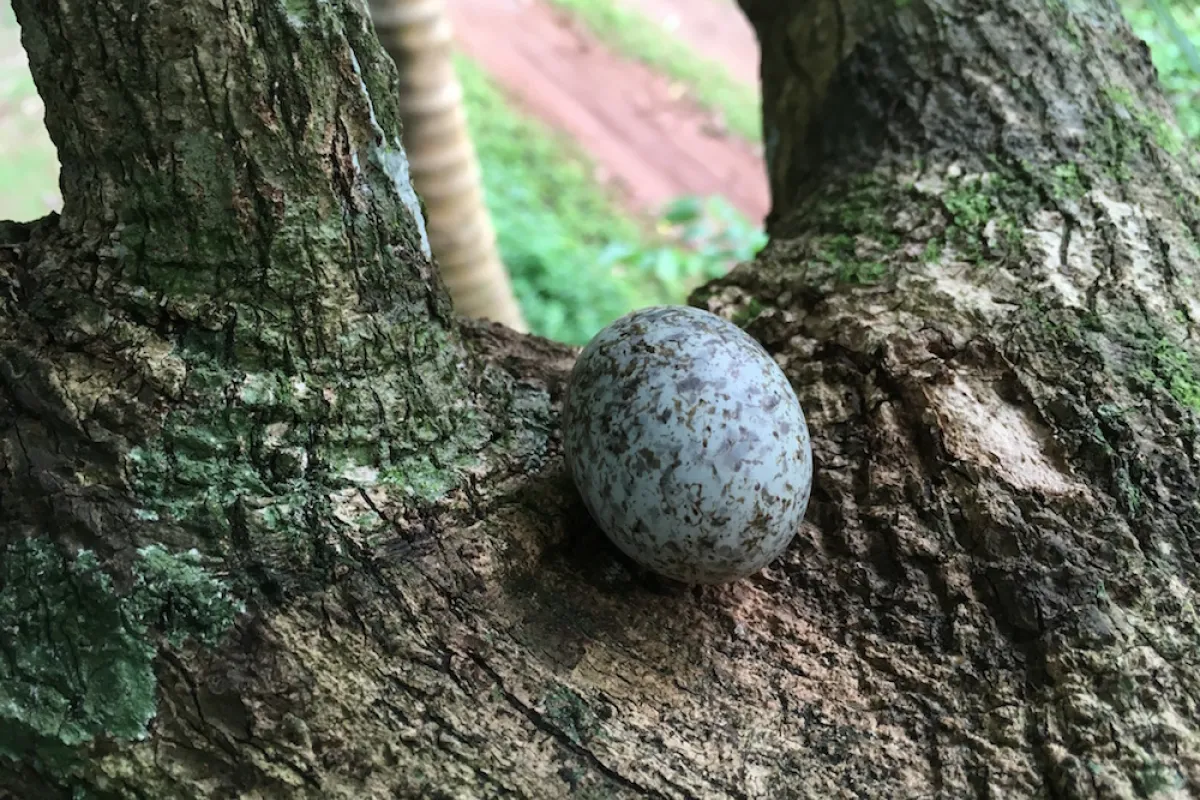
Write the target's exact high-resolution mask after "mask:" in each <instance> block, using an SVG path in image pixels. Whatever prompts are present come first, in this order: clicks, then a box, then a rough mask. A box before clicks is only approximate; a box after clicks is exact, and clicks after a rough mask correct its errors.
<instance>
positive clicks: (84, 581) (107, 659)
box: [0, 539, 240, 770]
mask: <svg viewBox="0 0 1200 800" xmlns="http://www.w3.org/2000/svg"><path fill="white" fill-rule="evenodd" d="M133 574H134V580H133V586H132V588H131V589H130V590H129V591H127V592H123V593H122V592H118V591H117V590H116V589H115V587H114V581H113V578H112V577H111V575H110V574H109V573H108V572H107V571H106V570H105V568H104V567H103V566H102V565H101V563H100V560H99V558H98V557H97V556H96V554H95V553H93V552H91V551H89V550H81V551H79V552H78V553H76V554H74V556H71V555H68V554H66V553H64V552H62V551H61V550H59V549H58V548H56V547H55V546H54V545H53V544H51V543H50V542H49V541H48V540H46V539H30V540H23V541H18V542H13V543H10V544H9V545H8V546H7V547H6V548H5V550H4V552H3V554H2V557H0V620H3V623H2V624H3V628H4V636H3V637H0V756H4V757H7V758H10V759H14V760H16V759H20V760H26V761H30V762H31V763H34V764H40V765H43V766H46V767H49V768H51V769H56V770H62V769H64V768H65V767H66V766H67V765H69V763H70V761H71V759H72V758H73V757H74V755H75V753H76V750H77V748H78V747H79V746H80V745H83V744H86V743H88V742H91V741H93V740H95V739H97V738H101V737H104V738H110V739H124V740H137V739H140V738H142V737H143V736H145V734H146V724H147V723H148V722H149V720H150V719H151V718H152V717H153V716H154V713H155V686H156V682H155V676H154V670H153V659H154V656H155V654H156V652H157V650H158V642H157V640H156V635H158V636H161V637H162V638H163V639H164V640H165V641H166V642H168V643H170V644H172V645H175V646H179V645H182V644H183V643H185V642H186V641H188V640H189V639H192V640H195V641H197V642H199V643H201V644H205V645H212V644H215V643H216V642H217V640H218V639H219V637H220V636H221V634H222V633H223V632H224V631H226V630H227V629H228V628H229V627H230V625H232V624H233V620H234V617H235V615H236V614H237V613H238V611H239V610H240V606H239V605H238V604H237V602H236V601H235V600H234V599H233V598H232V597H231V596H230V594H229V593H228V591H227V589H226V588H225V587H224V586H223V585H222V584H221V583H220V582H219V581H218V580H216V579H215V578H214V577H213V576H212V575H210V574H209V573H208V572H207V571H206V570H205V569H204V568H203V567H202V566H201V564H200V562H199V557H198V556H197V555H195V554H172V553H170V552H168V551H167V550H165V549H163V548H161V547H157V546H153V547H147V548H143V549H142V550H140V551H139V552H138V555H137V557H136V559H135V560H134V563H133Z"/></svg>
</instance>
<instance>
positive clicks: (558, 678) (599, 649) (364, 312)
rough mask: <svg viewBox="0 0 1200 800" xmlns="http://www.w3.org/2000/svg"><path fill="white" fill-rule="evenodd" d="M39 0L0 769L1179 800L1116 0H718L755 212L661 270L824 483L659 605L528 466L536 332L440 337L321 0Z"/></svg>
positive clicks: (601, 790)
mask: <svg viewBox="0 0 1200 800" xmlns="http://www.w3.org/2000/svg"><path fill="white" fill-rule="evenodd" d="M70 5H71V4H67V7H65V6H63V5H62V4H57V5H52V4H49V3H46V2H34V0H19V2H18V3H17V10H18V15H19V18H20V19H21V22H22V24H23V26H24V27H25V30H26V42H27V47H28V48H29V50H30V54H31V64H32V65H33V67H34V70H35V75H36V76H37V78H38V80H39V88H40V89H41V91H42V92H43V94H44V96H45V97H46V100H47V114H48V122H49V123H50V129H51V132H52V134H53V135H54V136H55V139H56V143H57V144H58V146H59V150H60V154H61V155H62V157H63V160H64V170H63V174H64V197H65V201H66V205H65V207H64V213H63V216H62V218H61V219H48V220H44V221H42V222H40V223H38V224H36V225H35V226H33V227H32V228H17V227H9V228H8V229H5V231H4V238H5V239H6V241H7V244H6V245H5V246H4V247H3V248H2V249H0V304H3V305H2V306H0V520H3V525H4V527H3V534H4V547H5V550H4V553H5V562H4V564H3V567H4V568H3V569H0V581H3V584H0V614H2V615H3V618H4V619H5V622H6V624H7V625H8V627H6V628H5V629H4V631H5V635H6V637H7V638H5V639H0V654H2V655H3V658H0V670H7V672H4V673H3V674H2V675H0V677H3V678H4V679H5V680H0V693H3V692H6V691H7V692H8V694H7V695H4V696H3V697H2V699H3V702H0V715H3V718H2V719H0V722H3V725H0V792H2V791H3V790H9V791H10V792H12V793H15V794H16V795H18V796H23V797H25V796H28V797H54V796H69V795H70V793H71V792H72V791H79V792H82V793H83V794H84V795H85V796H86V795H93V796H116V797H156V798H157V797H196V796H214V797H219V796H259V797H314V798H317V797H321V798H325V797H347V798H350V797H354V798H358V797H459V796H462V797H502V796H525V797H560V796H579V797H672V798H674V797H678V798H683V797H747V798H749V797H755V798H757V797H763V798H767V797H770V798H777V797H821V798H825V797H843V796H871V797H888V798H890V797H928V796H941V797H953V798H959V797H976V796H978V797H996V796H999V797H1026V796H1052V797H1068V798H1075V797H1081V798H1082V797H1093V796H1099V797H1141V796H1150V795H1153V796H1180V797H1182V796H1191V795H1194V794H1196V793H1197V792H1198V791H1200V743H1198V737H1197V731H1196V727H1197V723H1196V720H1197V719H1198V718H1200V710H1198V709H1197V707H1196V706H1197V699H1196V698H1197V697H1200V685H1198V684H1200V670H1198V668H1197V653H1198V652H1200V648H1198V645H1200V629H1198V625H1200V622H1198V620H1197V615H1196V611H1195V601H1194V591H1195V589H1194V587H1195V586H1196V585H1197V582H1198V577H1200V576H1198V567H1197V557H1198V555H1200V507H1198V505H1197V499H1196V489H1197V485H1196V484H1197V477H1196V476H1197V459H1198V456H1200V453H1198V446H1197V426H1196V423H1197V410H1196V407H1197V406H1198V405H1200V389H1198V388H1197V387H1198V386H1200V379H1198V376H1197V371H1196V368H1195V364H1196V363H1197V362H1196V360H1195V359H1196V357H1197V355H1196V352H1195V348H1194V346H1193V341H1194V334H1195V333H1196V320H1197V319H1200V309H1197V308H1196V307H1195V306H1196V303H1197V300H1196V299H1195V293H1194V291H1193V290H1192V289H1191V288H1190V287H1191V286H1192V283H1191V282H1192V281H1194V280H1195V278H1196V276H1197V272H1198V271H1200V257H1198V255H1197V252H1198V251H1197V232H1198V230H1200V226H1198V224H1197V211H1196V209H1197V200H1196V198H1197V185H1196V180H1195V177H1194V170H1189V168H1188V166H1187V165H1186V164H1184V163H1183V162H1182V160H1181V151H1179V150H1178V148H1177V147H1176V142H1175V139H1174V133H1173V131H1174V130H1175V129H1174V127H1173V123H1172V122H1171V120H1170V118H1169V115H1168V112H1167V111H1166V110H1165V106H1163V105H1162V102H1161V99H1160V98H1159V97H1158V95H1157V94H1156V93H1155V92H1154V90H1153V85H1152V84H1153V80H1152V77H1153V76H1152V71H1151V69H1150V67H1149V63H1148V60H1147V56H1146V53H1145V51H1144V48H1142V47H1141V45H1140V44H1138V43H1137V42H1136V41H1135V40H1133V38H1132V37H1131V35H1130V34H1129V32H1128V30H1127V29H1126V27H1125V25H1124V23H1123V22H1122V21H1121V19H1120V17H1119V14H1118V12H1117V11H1116V9H1115V7H1113V6H1111V5H1110V4H1108V3H1101V2H1097V3H1082V2H1076V1H1075V0H1071V1H1070V2H1052V3H1044V2H1040V0H1039V1H1038V2H1035V0H991V2H987V3H983V2H968V0H909V2H903V3H901V2H878V3H866V2H858V3H856V2H840V3H839V2H833V0H812V1H811V2H801V1H800V0H794V1H793V2H788V3H765V2H764V3H758V2H751V1H750V0H745V1H744V3H743V5H744V7H745V8H746V9H747V11H748V13H749V15H750V17H751V19H752V21H754V23H755V25H756V28H757V29H758V31H759V35H760V37H761V38H762V41H763V51H764V65H763V72H764V94H765V96H766V99H767V104H766V125H765V130H766V133H767V137H766V140H767V145H768V149H769V154H770V165H771V173H772V182H773V186H774V190H775V209H774V212H773V214H772V218H771V232H772V237H773V238H772V243H771V244H770V245H769V247H768V248H767V250H766V251H765V252H764V253H763V254H762V255H761V256H760V258H759V259H758V260H757V261H756V262H755V263H754V264H748V265H744V266H742V267H740V268H738V269H737V270H735V271H734V272H733V273H732V274H731V275H730V276H729V277H728V278H727V279H725V280H723V281H722V282H720V283H718V284H715V285H712V286H710V287H706V288H705V289H704V290H702V291H701V292H699V293H698V294H697V295H696V296H695V297H694V298H693V299H694V301H695V302H696V303H698V304H705V305H708V306H709V307H711V308H713V309H714V310H716V311H718V312H720V313H723V314H726V315H728V316H730V317H731V318H734V319H737V320H739V321H741V322H742V323H743V324H745V325H746V326H747V328H748V330H750V332H752V333H753V334H754V335H755V336H756V337H757V338H759V339H760V341H762V342H763V343H764V344H765V345H766V346H767V347H768V349H770V350H771V351H772V352H774V353H775V354H776V356H777V358H778V359H779V360H780V362H781V363H782V364H783V365H784V367H785V371H786V372H787V373H788V375H789V376H790V377H791V378H792V379H793V382H794V384H795V386H796V387H797V390H798V392H799V394H800V396H801V400H802V402H803V403H804V404H805V408H806V411H807V413H808V417H809V422H810V426H811V430H812V435H813V450H814V460H815V463H816V468H817V480H816V485H815V487H814V494H813V499H812V503H811V505H810V513H809V519H808V521H807V522H806V524H805V527H804V529H803V530H802V531H801V534H800V535H799V536H798V537H797V540H796V542H795V544H794V545H793V546H792V548H791V549H790V550H789V552H788V554H787V555H786V556H785V557H784V558H782V559H781V560H780V561H779V562H778V563H776V564H774V565H772V567H770V568H768V569H767V570H766V571H764V572H763V573H762V574H761V575H758V576H756V577H754V578H752V579H749V580H746V581H742V582H739V583H737V584H734V585H730V586H724V587H707V588H703V589H683V588H680V587H675V586H668V585H663V584H661V583H659V582H656V581H654V580H653V579H651V578H649V577H647V576H645V575H643V574H641V573H639V572H638V571H637V570H635V569H633V568H632V567H631V566H630V565H629V564H628V563H627V562H625V561H623V560H622V559H620V558H619V557H618V556H617V555H616V554H615V553H614V551H613V549H612V548H611V547H609V546H608V545H607V544H606V543H605V541H604V539H603V537H602V536H600V535H599V533H598V532H597V531H596V530H595V528H594V526H592V524H591V523H590V522H589V521H588V520H587V517H586V514H585V513H584V512H583V510H582V507H581V504H580V503H579V501H578V499H577V497H576V495H575V493H574V492H573V491H572V489H571V487H570V486H569V483H568V482H567V480H566V479H565V478H564V476H563V471H562V465H561V458H560V456H559V452H558V434H557V432H556V431H555V424H556V422H555V420H556V412H555V408H556V406H557V403H558V402H559V400H560V397H561V391H562V386H563V379H564V376H565V375H566V369H567V368H568V367H569V365H570V362H571V355H572V352H571V351H569V350H566V349H564V348H559V347H556V346H553V345H550V344H547V343H544V342H540V341H538V340H535V339H528V338H521V337H518V336H516V335H515V334H512V333H510V332H507V331H504V330H503V329H500V328H496V327H480V326H476V325H456V324H455V323H454V322H453V321H452V320H451V319H450V318H449V315H448V311H447V308H446V303H445V296H444V293H443V292H442V291H441V288H440V287H439V286H438V285H437V283H436V278H434V277H433V276H432V275H430V268H429V266H428V261H427V260H426V258H425V257H424V256H422V255H421V247H420V237H419V232H418V228H419V226H418V223H417V220H416V216H415V212H410V211H407V210H406V205H405V203H404V198H405V197H406V196H407V195H408V192H407V191H406V187H407V182H406V181H405V180H404V179H403V178H402V171H401V170H400V169H399V165H400V164H402V156H401V155H400V152H399V151H398V150H396V149H393V148H392V146H391V144H390V143H391V142H392V141H393V139H392V136H393V133H398V130H399V127H398V123H397V121H396V117H395V114H394V113H392V106H391V104H390V103H389V101H388V99H387V98H389V97H391V96H392V95H391V83H392V80H393V72H392V68H391V66H390V65H389V64H388V63H387V62H386V60H383V59H381V58H380V56H379V53H380V51H379V48H378V45H377V44H376V43H375V42H374V40H373V39H372V37H371V36H369V35H368V34H367V33H366V31H367V28H366V25H365V22H364V19H365V17H364V12H363V10H362V8H360V6H359V4H358V3H357V2H352V3H345V4H338V3H334V4H330V3H320V4H315V3H314V4H305V3H290V4H288V6H287V7H286V8H285V7H282V6H273V5H265V4H246V5H237V4H232V5H231V4H226V5H225V6H223V7H215V6H204V7H203V9H200V8H198V7H194V6H192V5H190V4H189V5H184V6H181V7H179V8H176V7H174V6H172V7H162V6H152V5H150V4H146V3H141V2H133V1H132V0H130V2H128V3H124V4H122V3H118V4H117V6H116V8H118V9H119V10H120V12H121V13H120V14H117V13H116V12H114V10H113V9H114V5H113V4H112V3H108V4H106V5H105V6H104V8H103V9H101V8H99V6H92V5H91V4H88V5H87V8H86V9H85V10H83V11H79V10H74V9H70V8H68V7H69V6H70ZM64 8H67V10H64ZM135 12H136V14H137V16H136V21H135V22H131V20H135V18H134V17H133V16H132V15H133V14H134V13H135ZM206 15H212V16H206ZM185 56H186V57H185ZM356 62H357V65H358V69H357V70H356V69H355V63H356ZM201 75H203V76H204V78H203V80H201V79H200V77H198V76H201ZM360 75H361V76H362V78H363V80H362V81H361V82H360V80H359V76H360ZM364 87H365V88H364ZM1134 97H1138V98H1148V99H1142V100H1139V101H1138V102H1134V101H1133V100H1132V99H1131V98H1134ZM365 98H369V99H370V100H371V101H372V103H371V104H370V105H368V104H367V102H366V100H365ZM372 107H373V111H372ZM372 120H374V122H372ZM376 127H378V128H379V129H381V130H383V131H384V137H383V139H382V141H381V140H380V138H379V137H377V136H372V135H370V134H371V133H372V132H374V131H375V129H376ZM321 131H323V132H324V134H321V135H319V132H321ZM381 147H383V148H387V152H385V153H382V154H380V153H375V156H374V157H373V158H372V155H371V154H372V153H373V152H374V150H373V148H381ZM194 149H196V152H200V153H202V157H200V156H196V157H193V156H192V155H189V154H190V153H192V152H193V150H194ZM68 162H72V163H68ZM355 164H358V165H360V170H359V171H355V170H354V169H353V167H354V165H355ZM379 164H383V165H385V167H384V168H383V169H380V168H378V167H377V166H374V167H373V166H371V165H379ZM388 164H390V165H391V167H392V168H391V169H388V168H386V165H388ZM372 170H376V171H372ZM396 176H401V177H400V178H399V179H397V180H392V179H393V178H395V177H396ZM222 192H224V193H225V194H221V193H222ZM222 198H233V199H231V200H229V201H228V202H226V200H225V199H222ZM126 237H129V238H126ZM16 540H21V541H20V543H17V542H16ZM190 548H196V550H197V551H198V552H197V553H196V554H195V555H191V554H189V552H188V551H189V549H190ZM89 612H90V613H89ZM13 620H15V622H12V621H13ZM101 663H105V664H115V665H117V666H118V667H120V668H121V669H119V670H115V671H114V670H111V669H110V673H111V672H115V673H116V675H117V677H116V678H115V679H119V680H124V681H125V682H126V683H127V685H128V688H129V691H128V692H125V693H116V695H115V696H117V697H128V698H130V702H129V704H128V705H127V706H121V705H119V704H116V705H114V701H113V699H112V698H113V697H114V694H113V693H112V692H111V690H110V688H109V687H110V686H111V685H112V683H111V681H112V680H114V678H112V677H111V675H109V674H106V673H103V672H102V671H99V670H98V668H96V665H98V664H101ZM80 665H83V666H80ZM147 676H149V677H147ZM12 686H16V687H18V689H17V690H14V689H11V688H9V687H12ZM14 697H15V700H14ZM13 731H15V734H14V733H13ZM14 756H15V758H14Z"/></svg>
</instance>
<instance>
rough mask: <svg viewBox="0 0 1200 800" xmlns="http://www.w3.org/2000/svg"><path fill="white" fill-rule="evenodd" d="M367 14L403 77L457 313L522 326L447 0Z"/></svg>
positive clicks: (434, 236) (391, 2)
mask: <svg viewBox="0 0 1200 800" xmlns="http://www.w3.org/2000/svg"><path fill="white" fill-rule="evenodd" d="M370 7H371V17H372V19H373V20H374V23H375V30H376V31H377V33H378V35H379V39H380V41H381V42H382V43H383V46H384V48H385V49H386V50H387V51H388V53H389V54H390V55H391V57H392V60H394V61H395V62H396V67H397V69H398V70H399V73H400V92H401V97H400V114H401V118H402V120H403V123H404V146H405V149H406V150H407V151H408V158H409V165H410V169H411V173H412V180H413V185H414V186H415V188H416V190H417V194H419V195H420V196H421V199H422V200H423V201H424V202H425V210H426V216H427V219H426V225H427V227H428V230H429V242H430V246H431V247H432V249H433V254H434V256H435V257H436V259H437V262H438V265H439V268H440V271H441V275H442V279H443V280H444V281H445V283H446V287H447V288H448V289H449V291H450V296H451V298H452V299H453V300H454V305H455V308H456V309H457V310H458V312H459V313H461V314H464V315H465V316H469V317H483V318H486V319H490V320H494V321H496V322H501V323H504V324H505V325H507V326H509V327H511V328H515V329H516V330H520V331H525V330H527V327H526V325H525V321H524V319H523V318H522V316H521V310H520V307H519V306H518V305H517V300H516V297H515V296H514V294H513V290H512V284H511V282H510V281H509V278H508V273H507V271H506V270H505V268H504V263H503V262H502V261H501V260H500V253H499V251H498V249H497V247H496V232H495V229H494V228H493V227H492V221H491V217H490V216H489V214H488V210H487V206H486V205H485V203H484V194H483V184H482V181H481V173H480V167H479V160H478V158H477V157H476V154H475V147H474V145H473V144H472V142H471V137H470V135H469V133H468V131H467V117H466V110H465V109H464V107H463V102H462V98H463V92H462V85H461V84H460V83H459V80H458V76H457V74H456V73H455V71H454V60H453V49H452V48H453V31H452V28H451V25H450V18H449V15H448V14H447V12H446V5H445V2H444V0H371V2H370Z"/></svg>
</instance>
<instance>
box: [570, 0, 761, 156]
mask: <svg viewBox="0 0 1200 800" xmlns="http://www.w3.org/2000/svg"><path fill="white" fill-rule="evenodd" d="M550 2H551V3H553V4H554V5H556V6H558V7H559V8H562V9H565V10H566V11H569V12H570V13H571V14H572V15H573V16H575V17H576V18H577V19H579V20H580V21H582V22H583V23H584V24H585V25H586V26H587V27H588V28H589V29H590V30H591V31H592V33H594V34H595V35H596V38H598V39H600V40H601V41H602V42H604V43H605V44H607V45H609V46H610V47H612V48H613V49H614V50H616V51H617V52H618V53H621V54H623V55H625V56H627V57H628V58H631V59H634V60H636V61H641V62H642V63H644V64H647V65H648V66H650V67H653V68H654V69H655V70H657V71H658V72H660V73H662V74H663V75H666V76H668V77H670V78H673V79H674V80H676V81H679V82H680V83H682V84H684V85H685V86H686V87H687V89H688V92H689V93H690V94H691V95H692V97H693V98H694V99H695V100H696V101H697V102H698V103H699V104H700V105H702V106H703V107H705V108H707V109H709V110H710V111H714V112H717V113H718V114H720V115H721V117H723V118H724V121H725V124H726V125H728V126H729V129H730V130H731V131H733V132H734V133H736V134H737V135H738V136H741V137H743V138H744V139H746V140H748V141H752V142H757V141H760V140H761V139H762V124H761V114H760V106H759V97H758V92H757V90H756V89H755V87H752V86H747V85H746V84H744V83H742V82H741V81H738V80H735V79H734V78H733V77H732V76H730V75H729V73H728V72H727V71H726V70H725V68H724V67H723V66H721V65H720V64H718V63H716V62H715V61H710V60H709V59H707V58H705V57H704V56H703V55H701V54H698V53H696V52H695V51H694V50H692V49H691V48H689V47H688V46H687V45H686V44H684V43H683V42H681V41H679V40H677V39H675V38H673V37H671V36H670V35H669V34H668V33H667V32H666V31H664V30H663V28H662V27H661V26H660V25H658V24H656V23H655V22H654V21H653V20H651V19H650V18H648V17H647V16H646V15H645V14H642V13H640V12H638V11H634V10H633V9H632V8H626V7H625V6H624V5H621V4H618V3H616V2H614V0H550Z"/></svg>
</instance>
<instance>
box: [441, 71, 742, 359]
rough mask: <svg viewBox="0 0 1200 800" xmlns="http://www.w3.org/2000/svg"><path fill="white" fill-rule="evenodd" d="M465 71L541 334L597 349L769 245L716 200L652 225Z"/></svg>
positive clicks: (505, 229) (484, 159) (494, 199)
mask: <svg viewBox="0 0 1200 800" xmlns="http://www.w3.org/2000/svg"><path fill="white" fill-rule="evenodd" d="M457 67H458V72H459V77H460V79H461V80H462V83H463V89H464V94H465V98H466V106H467V114H468V119H469V124H470V130H471V136H472V138H473V139H474V141H475V147H476V150H477V151H478V153H479V160H480V162H481V164H482V167H483V180H484V189H485V191H486V194H487V202H488V208H489V210H490V211H491V213H492V217H493V221H494V223H495V227H496V231H497V236H498V240H499V246H500V254H501V257H502V258H503V259H504V263H505V264H506V265H507V267H508V270H509V273H510V274H511V276H512V280H513V287H514V289H515V291H516V294H517V298H518V300H519V301H520V303H521V308H522V310H523V311H524V313H525V317H526V320H527V321H528V322H529V325H530V327H531V328H532V329H533V331H534V332H536V333H539V334H541V335H543V336H547V337H550V338H552V339H558V340H560V341H566V342H572V343H581V342H585V341H587V340H588V339H589V338H591V336H592V335H593V334H595V332H596V331H598V330H599V329H600V328H602V327H603V326H604V325H606V324H608V323H609V322H611V321H612V320H613V319H615V318H616V317H618V316H620V315H621V314H624V313H626V312H628V311H630V310H632V309H634V308H637V307H640V306H645V305H652V304H655V303H678V302H682V301H683V299H684V298H685V297H686V295H687V292H688V291H689V290H690V289H692V288H693V287H694V286H696V285H697V284H698V283H699V282H700V281H702V280H704V279H706V278H710V277H715V276H716V275H719V274H721V273H723V272H724V271H725V270H726V269H727V268H728V267H729V266H730V265H731V263H733V262H735V261H738V260H743V259H748V258H751V257H753V255H754V252H755V251H756V250H757V248H758V247H760V246H761V244H762V243H763V242H762V234H761V233H760V232H759V231H757V230H756V229H754V228H753V227H751V226H750V225H748V224H747V223H746V222H745V220H744V219H742V218H740V217H739V216H738V215H737V214H736V213H735V212H733V211H732V210H730V209H729V208H728V206H725V205H723V204H721V203H718V202H715V201H708V202H703V201H700V200H696V199H681V200H680V201H678V202H676V203H674V204H673V205H672V207H671V208H669V209H667V212H666V216H665V217H664V219H663V220H662V221H661V223H660V224H659V226H658V227H659V230H657V231H651V230H647V229H646V228H647V226H643V225H639V224H638V223H636V222H635V221H633V220H632V219H631V218H630V217H629V216H627V215H626V214H625V213H624V212H623V211H622V210H621V209H620V207H619V206H618V205H617V203H616V202H615V200H614V199H613V198H611V197H610V196H609V195H608V194H606V193H605V192H604V191H603V190H602V189H601V188H600V187H599V186H597V185H596V182H595V181H594V180H593V178H592V175H591V165H590V163H589V162H588V161H587V159H586V158H585V157H584V156H583V155H582V154H581V153H579V152H578V151H577V150H576V149H575V148H574V147H573V146H572V145H571V143H570V142H568V141H566V140H565V138H563V137H562V136H559V135H557V134H556V133H555V132H553V131H551V130H549V129H547V128H546V127H544V126H542V125H541V124H539V123H537V122H534V121H532V120H530V119H527V118H526V117H523V116H521V115H520V114H519V113H517V112H516V111H514V110H513V109H512V108H510V107H509V105H508V104H507V103H506V101H505V98H504V96H503V95H502V94H501V92H500V91H499V90H498V89H497V88H496V87H495V86H494V85H493V84H492V83H491V82H490V81H489V80H488V79H487V78H486V76H485V75H484V74H483V72H482V71H481V70H480V68H479V67H478V66H476V65H475V64H474V63H473V62H471V61H469V60H467V59H465V58H460V59H459V60H458V65H457Z"/></svg>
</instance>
